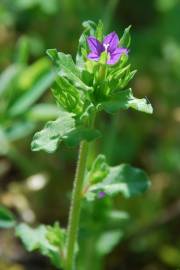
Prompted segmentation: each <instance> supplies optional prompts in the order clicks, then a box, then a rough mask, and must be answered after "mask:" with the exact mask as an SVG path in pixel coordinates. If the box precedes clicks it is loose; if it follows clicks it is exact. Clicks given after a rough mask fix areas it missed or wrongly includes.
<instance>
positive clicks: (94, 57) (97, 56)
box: [87, 52, 100, 61]
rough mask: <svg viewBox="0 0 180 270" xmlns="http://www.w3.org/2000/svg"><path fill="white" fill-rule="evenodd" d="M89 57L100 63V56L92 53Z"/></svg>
mask: <svg viewBox="0 0 180 270" xmlns="http://www.w3.org/2000/svg"><path fill="white" fill-rule="evenodd" d="M87 57H88V58H89V59H91V60H93V61H98V60H99V57H100V56H99V55H98V54H96V53H94V52H90V53H89V54H88V56H87Z"/></svg>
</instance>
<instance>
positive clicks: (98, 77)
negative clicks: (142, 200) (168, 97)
mask: <svg viewBox="0 0 180 270" xmlns="http://www.w3.org/2000/svg"><path fill="white" fill-rule="evenodd" d="M83 26H84V28H85V29H84V32H83V33H82V35H81V37H80V40H79V46H78V52H77V55H76V62H75V63H74V61H73V59H72V57H71V55H67V54H64V53H62V52H58V51H57V50H56V49H49V50H47V54H48V56H49V57H50V58H51V60H52V62H53V64H54V67H55V72H56V78H55V82H54V85H53V87H52V93H53V96H54V97H55V99H56V102H57V105H58V106H59V108H60V110H59V117H58V118H57V119H56V120H55V121H50V122H48V123H47V124H46V125H45V127H44V128H43V129H42V130H41V131H39V132H37V133H36V134H35V135H34V137H33V140H32V144H31V147H32V150H33V151H39V150H44V151H46V152H48V153H53V152H54V151H56V149H57V148H58V146H59V144H60V143H61V142H64V143H65V144H66V145H68V146H71V147H72V146H76V145H78V144H80V147H79V157H78V163H77V168H76V174H75V179H74V186H73V191H72V198H71V207H70V212H69V220H68V228H67V230H66V229H62V228H61V227H60V225H59V224H58V223H55V224H54V225H53V226H45V225H40V226H39V227H37V228H36V229H32V228H30V227H29V226H28V225H26V224H18V225H17V226H16V235H17V236H18V237H20V238H21V239H22V241H23V243H24V245H25V247H26V249H27V250H28V251H34V250H38V251H39V252H40V253H42V254H43V255H45V256H48V257H49V259H50V260H51V262H52V263H53V264H54V265H55V266H56V267H57V268H58V269H64V270H73V269H78V270H79V269H86V270H87V269H88V266H86V265H85V263H86V264H88V262H85V259H84V260H83V256H85V255H82V254H83V251H85V250H86V249H87V246H86V244H87V243H86V241H82V237H78V236H79V228H81V227H83V228H84V230H85V231H87V237H91V239H93V238H92V234H93V233H94V235H95V236H96V240H95V241H94V242H93V241H92V242H93V249H92V250H93V252H96V259H94V261H93V264H94V265H92V267H93V268H94V269H100V268H101V266H100V264H101V259H102V257H103V256H105V255H106V254H107V253H108V252H110V251H111V249H112V248H113V247H114V246H115V245H116V244H117V243H118V242H119V240H120V238H121V236H122V228H121V230H119V227H121V225H120V224H121V223H122V221H123V220H126V219H127V215H126V214H125V213H124V212H120V211H115V210H113V209H112V202H111V200H112V199H111V198H112V197H114V196H116V195H118V194H121V195H122V196H124V197H125V198H130V197H131V196H136V195H139V194H141V193H143V192H144V191H146V190H147V188H148V187H149V184H150V182H149V179H148V177H147V175H146V173H145V172H144V171H142V170H140V169H137V168H134V167H132V166H130V165H128V164H121V165H118V166H115V167H111V166H110V165H109V164H107V162H106V157H105V156H104V155H102V154H99V155H98V156H97V157H96V159H95V160H94V161H93V162H92V164H91V167H90V168H88V169H87V161H88V157H89V155H90V151H91V149H92V146H91V147H90V142H92V141H93V140H95V139H97V138H99V137H102V134H101V132H100V131H99V130H98V129H97V128H96V127H95V120H96V117H97V115H98V113H100V112H101V111H105V112H107V113H110V114H112V113H115V112H117V111H119V110H121V109H129V108H133V109H135V110H138V111H142V112H146V113H152V111H153V110H152V107H151V105H150V104H149V102H148V101H147V100H146V99H145V98H142V99H138V98H136V97H134V95H133V92H132V90H131V89H130V88H128V83H129V82H130V80H132V78H133V77H134V75H135V73H136V71H135V70H131V65H130V64H129V63H128V60H129V55H130V50H129V46H130V41H131V38H130V33H129V31H130V27H128V28H126V29H125V31H124V33H123V35H122V37H121V38H120V39H119V38H118V35H117V34H116V33H115V32H112V33H110V34H108V35H106V36H104V30H103V24H102V22H101V21H100V22H99V23H98V24H97V25H96V24H95V23H94V22H92V21H87V22H84V23H83ZM98 211H99V213H101V214H97V215H94V213H95V212H96V213H97V212H98ZM81 212H83V217H84V218H85V219H86V221H85V220H84V218H83V220H82V219H81V218H80V217H81ZM95 217H96V218H95ZM87 224H91V225H92V226H91V228H94V229H92V233H91V232H90V230H91V229H89V228H90V226H89V225H87ZM93 224H96V225H98V226H96V228H95V227H93ZM112 224H118V228H116V227H115V226H114V225H113V228H111V226H112ZM89 239H90V238H89ZM86 240H87V239H86ZM79 243H80V244H79ZM81 246H82V249H81ZM89 252H90V251H89ZM78 253H80V254H81V255H82V257H80V258H79V259H78V260H77V257H78ZM97 261H98V263H97ZM91 264H92V261H91ZM95 264H97V265H96V266H95ZM77 265H78V267H77ZM98 265H99V266H98ZM89 269H92V268H90V267H89Z"/></svg>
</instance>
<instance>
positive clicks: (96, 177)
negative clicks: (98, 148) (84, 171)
mask: <svg viewBox="0 0 180 270" xmlns="http://www.w3.org/2000/svg"><path fill="white" fill-rule="evenodd" d="M108 173H109V166H108V164H107V163H106V158H105V156H104V155H98V156H97V158H96V159H95V161H94V162H93V164H92V167H91V170H90V171H89V173H88V176H87V178H88V182H90V183H98V182H101V181H102V179H104V178H105V177H106V176H107V175H108Z"/></svg>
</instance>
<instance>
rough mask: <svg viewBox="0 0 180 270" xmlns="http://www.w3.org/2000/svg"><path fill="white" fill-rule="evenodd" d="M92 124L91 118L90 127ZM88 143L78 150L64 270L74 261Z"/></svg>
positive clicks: (84, 143) (68, 269)
mask: <svg viewBox="0 0 180 270" xmlns="http://www.w3.org/2000/svg"><path fill="white" fill-rule="evenodd" d="M93 123H94V117H93V118H92V121H91V124H90V126H92V125H93ZM88 152H89V143H88V142H86V141H82V142H81V144H80V148H79V157H78V163H77V168H76V174H75V180H74V187H73V192H72V200H71V207H70V213H69V220H68V235H67V250H66V262H65V270H73V267H74V261H75V247H76V240H77V235H78V228H79V219H80V212H81V200H82V188H83V180H84V175H85V170H86V163H87V159H88Z"/></svg>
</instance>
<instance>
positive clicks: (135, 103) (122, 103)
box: [102, 89, 153, 113]
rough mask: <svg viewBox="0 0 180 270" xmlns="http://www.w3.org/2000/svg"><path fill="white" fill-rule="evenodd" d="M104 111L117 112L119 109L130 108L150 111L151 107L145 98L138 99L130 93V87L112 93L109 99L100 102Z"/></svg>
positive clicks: (151, 110)
mask: <svg viewBox="0 0 180 270" xmlns="http://www.w3.org/2000/svg"><path fill="white" fill-rule="evenodd" d="M102 105H103V107H104V109H105V111H107V112H109V113H114V112H117V111H118V110H119V109H128V108H132V109H135V110H137V111H141V112H145V113H152V112H153V108H152V106H151V104H150V103H149V101H148V100H146V99H145V98H142V99H138V98H135V97H134V96H133V94H132V90H131V89H127V90H123V91H121V92H119V93H117V94H113V95H112V97H111V99H110V100H109V101H105V102H103V103H102Z"/></svg>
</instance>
